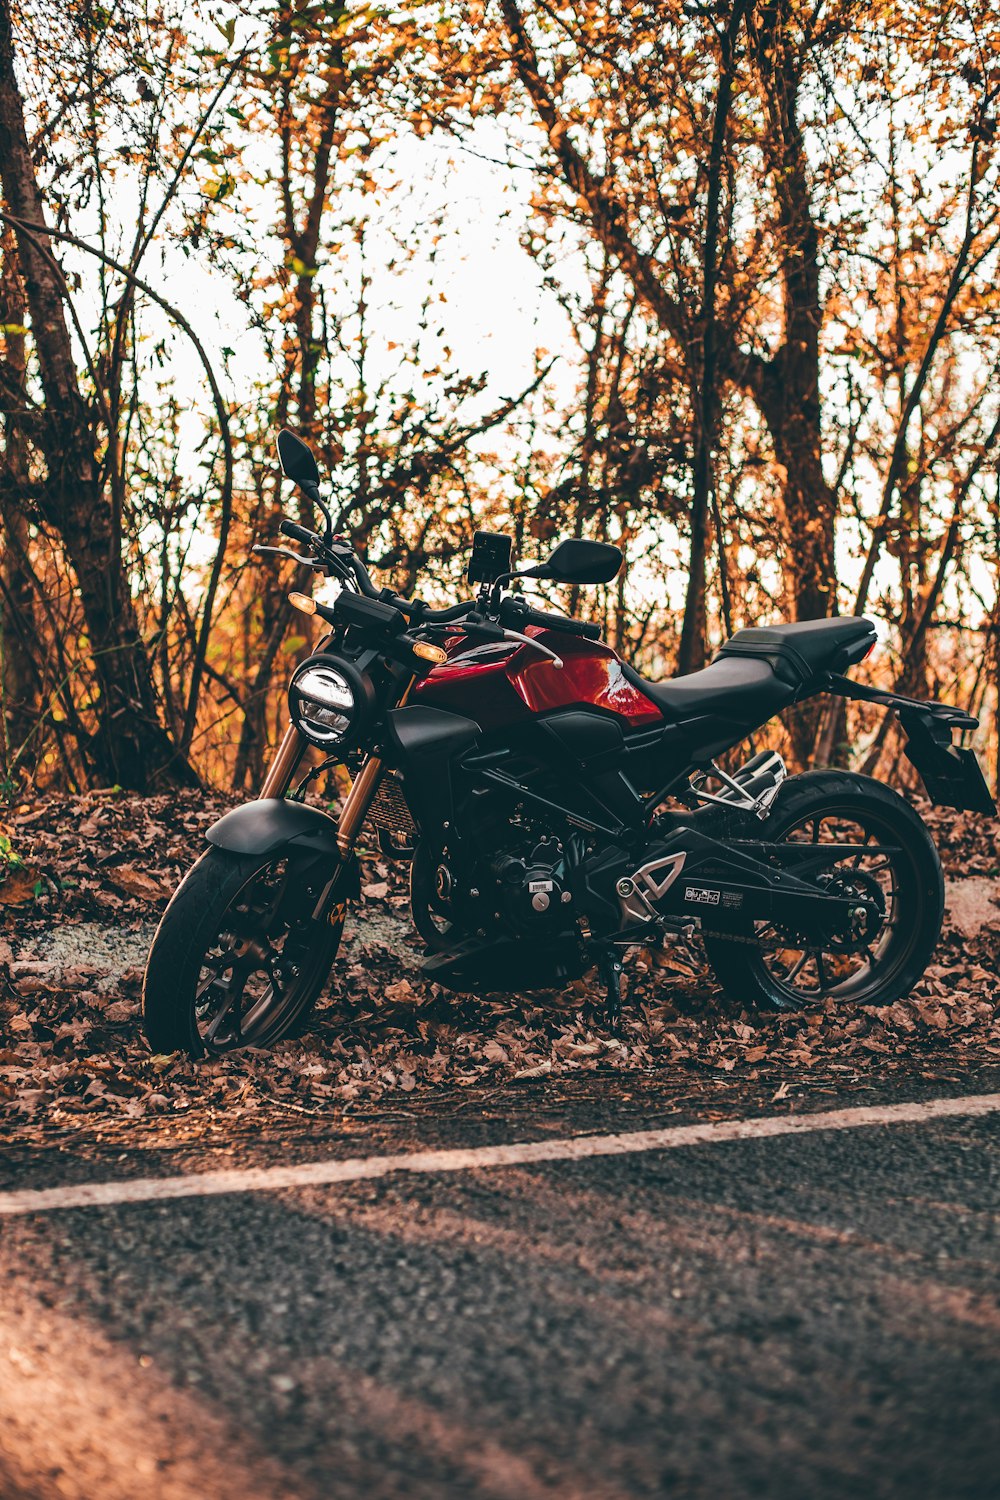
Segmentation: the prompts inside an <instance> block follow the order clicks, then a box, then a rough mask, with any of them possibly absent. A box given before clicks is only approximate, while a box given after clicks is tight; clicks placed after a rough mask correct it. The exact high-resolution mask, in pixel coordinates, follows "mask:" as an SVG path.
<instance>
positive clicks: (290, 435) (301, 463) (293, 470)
mask: <svg viewBox="0 0 1000 1500" xmlns="http://www.w3.org/2000/svg"><path fill="white" fill-rule="evenodd" d="M278 461H279V462H280V464H281V469H282V473H284V474H286V475H287V476H288V478H289V479H290V480H291V481H292V483H293V484H297V485H300V486H301V487H302V489H308V488H309V487H310V486H311V485H312V486H314V485H318V484H319V465H318V464H317V462H316V460H315V459H314V458H313V455H312V450H311V449H310V448H309V447H307V446H306V444H305V443H304V442H303V441H302V439H301V438H300V437H296V436H295V433H294V432H289V430H288V428H287V427H283V428H282V429H281V431H280V432H279V433H278Z"/></svg>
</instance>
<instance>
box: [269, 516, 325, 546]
mask: <svg viewBox="0 0 1000 1500" xmlns="http://www.w3.org/2000/svg"><path fill="white" fill-rule="evenodd" d="M278 530H279V531H280V532H281V535H282V536H290V537H292V538H293V539H294V540H295V541H297V542H304V543H305V544H306V546H307V547H311V546H312V545H313V544H314V543H315V541H316V534H315V532H312V531H309V530H307V529H306V527H305V526H297V525H296V524H295V522H294V521H282V522H281V524H280V525H279V527H278Z"/></svg>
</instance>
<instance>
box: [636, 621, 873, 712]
mask: <svg viewBox="0 0 1000 1500" xmlns="http://www.w3.org/2000/svg"><path fill="white" fill-rule="evenodd" d="M875 640H876V634H875V626H874V625H873V624H872V622H871V621H870V620H866V619H859V618H855V617H852V616H848V617H846V618H835V619H829V620H796V621H794V622H793V623H791V624H789V625H754V626H751V627H749V628H748V629H746V630H737V631H736V633H735V634H734V635H733V636H732V638H731V639H730V640H728V641H727V642H726V644H725V645H724V646H723V647H722V649H721V650H720V651H719V653H718V654H717V656H716V657H715V659H714V661H712V662H711V664H710V665H709V666H707V667H703V668H702V669H701V671H700V672H689V673H688V674H687V675H686V676H683V677H671V678H668V679H667V680H666V681H665V682H647V681H646V680H645V678H635V679H633V680H634V681H635V685H636V686H639V687H641V689H642V691H643V692H644V693H645V694H646V696H647V697H648V698H651V699H652V700H653V702H654V703H656V704H657V705H658V707H659V708H660V709H661V710H662V711H663V713H664V714H665V715H666V717H667V718H668V719H672V720H674V721H675V722H683V721H685V720H690V719H698V718H702V717H704V716H706V715H709V714H710V715H712V716H714V717H719V718H724V719H727V720H730V721H734V720H735V721H738V722H746V723H748V724H753V725H757V724H763V723H764V721H765V720H766V719H769V718H770V717H771V716H772V714H776V713H778V712H779V711H780V710H781V709H782V708H787V707H788V705H789V704H790V703H793V702H794V701H795V699H796V698H797V697H798V696H799V695H800V694H801V692H802V690H803V688H805V687H807V686H809V685H810V684H811V683H814V682H815V681H816V679H817V678H818V677H820V676H822V674H823V673H824V672H840V671H843V669H844V668H845V667H849V666H852V665H853V664H854V663H856V662H859V661H861V659H862V657H864V656H866V655H867V653H868V651H869V650H870V649H871V647H872V646H873V645H874V643H875ZM630 675H631V674H630Z"/></svg>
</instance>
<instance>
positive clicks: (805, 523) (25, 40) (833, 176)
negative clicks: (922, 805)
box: [0, 0, 1000, 797]
mask: <svg viewBox="0 0 1000 1500" xmlns="http://www.w3.org/2000/svg"><path fill="white" fill-rule="evenodd" d="M998 96H1000V13H998V12H997V10H996V7H995V5H994V4H993V3H992V0H966V3H960V4H952V3H949V0H946V3H939V0H864V3H857V0H811V3H800V0H723V3H719V4H710V5H709V4H701V3H690V0H683V3H681V0H665V3H663V0H660V3H650V4H645V3H641V0H601V3H599V4H592V3H590V0H578V3H574V4H572V5H562V4H558V3H544V0H488V3H486V4H480V3H467V4H464V5H457V4H456V5H453V4H451V3H448V0H443V3H438V4H434V5H428V4H402V5H398V6H389V7H378V6H367V7H366V6H361V5H352V6H347V7H341V6H339V5H337V4H333V3H330V4H316V3H305V0H292V3H285V4H279V5H277V6H276V5H274V4H260V5H256V4H253V3H251V4H249V5H247V4H243V5H240V6H236V5H232V4H229V3H223V0H216V3H207V0H206V3H201V0H197V3H193V4H192V3H185V4H181V3H179V0H166V3H164V4H151V3H146V4H144V3H136V0H120V3H118V4H116V5H115V6H114V7H113V8H105V7H104V6H101V5H99V4H96V3H92V0H73V3H65V0H0V214H2V220H0V411H2V444H3V456H2V462H0V524H2V535H0V693H2V709H3V712H2V717H0V723H2V730H0V792H2V794H3V795H6V796H8V797H12V796H15V795H17V796H23V794H24V793H25V791H26V790H29V789H31V788H33V787H39V788H46V787H62V788H65V789H68V790H80V789H83V788H85V787H107V786H112V785H119V786H122V787H127V788H130V789H134V790H138V791H146V790H153V789H163V788H167V787H169V786H171V785H194V784H197V783H198V782H202V783H204V784H211V785H215V786H218V787H220V788H225V789H235V790H237V791H252V790H253V789H254V787H255V786H256V785H257V784H258V783H259V780H260V777H261V769H262V766H263V764H264V763H265V761H266V757H267V750H268V746H269V745H270V744H273V743H274V742H275V740H276V738H277V736H278V734H279V733H280V727H281V720H282V716H283V709H284V684H285V682H286V680H287V676H288V672H289V669H290V668H291V666H292V665H293V664H294V662H295V661H297V660H298V659H300V658H301V656H302V655H303V654H305V653H306V652H307V651H308V650H309V647H310V637H309V636H308V635H307V634H306V627H305V626H304V625H303V621H302V617H301V616H299V615H295V614H294V613H293V611H292V610H291V608H290V606H289V605H288V603H287V598H286V595H287V593H288V591H289V590H290V589H292V588H299V589H302V588H303V587H308V586H309V580H308V578H307V577H303V576H300V575H297V574H296V573H295V570H294V568H293V567H291V566H290V565H289V564H287V563H276V562H274V561H273V560H268V561H265V560H261V559H257V558H254V557H252V555H251V547H252V545H253V543H254V542H255V541H267V540H271V539H273V537H274V535H275V533H276V532H277V523H278V520H279V518H280V515H281V514H282V512H283V511H285V512H290V513H291V514H293V515H294V516H295V517H296V518H297V519H300V520H303V521H308V520H309V519H310V517H309V516H308V514H306V513H301V512H299V510H298V505H299V501H298V500H297V499H296V498H295V496H294V495H293V494H292V493H291V492H290V491H289V489H288V487H287V485H286V486H284V487H283V486H282V481H281V477H280V474H279V472H278V470H277V465H276V462H275V458H274V441H273V440H274V436H275V434H276V432H277V430H278V428H279V427H280V426H282V425H285V424H287V425H289V426H291V427H293V428H294V429H295V430H297V431H298V432H300V433H301V434H302V435H303V436H304V437H305V438H306V439H307V440H308V441H309V442H310V443H311V445H312V446H313V447H314V449H315V451H316V453H317V456H318V457H319V460H320V463H321V466H322V467H323V469H324V471H325V472H328V473H329V474H330V477H331V493H332V495H333V499H334V511H335V518H336V521H337V526H338V529H339V530H342V531H344V532H346V533H348V534H349V536H350V537H351V540H352V541H353V542H354V544H355V545H356V546H358V547H359V548H360V549H362V550H363V551H364V552H365V553H366V554H367V557H368V560H369V564H370V565H371V566H373V567H375V568H376V569H377V570H379V571H378V573H377V575H376V576H378V577H380V578H381V579H382V581H385V582H391V583H392V584H393V585H394V586H395V587H397V588H399V589H400V590H401V591H403V592H406V593H409V592H411V591H413V590H414V589H415V588H419V590H420V591H421V592H422V593H424V594H426V595H427V596H429V597H432V598H434V599H442V598H445V597H448V596H453V595H454V594H455V592H456V591H457V590H458V589H460V587H461V577H462V573H463V570H464V564H465V559H466V555H467V551H468V547H469V545H470V542H471V537H472V532H473V530H475V529H476V528H477V527H487V528H491V529H499V530H506V531H509V532H511V533H512V534H513V536H514V538H515V547H516V551H517V554H518V555H519V556H520V557H521V558H523V559H525V560H527V559H534V558H537V557H538V556H540V555H543V554H544V552H545V551H546V550H547V549H548V547H549V546H550V544H551V543H552V541H553V540H554V539H556V538H558V537H560V536H564V535H573V534H576V535H586V536H594V537H599V538H601V539H609V540H612V541H614V542H616V543H617V544H618V545H619V546H620V547H622V549H623V550H624V552H625V554H626V566H625V568H624V569H623V570H622V573H621V575H620V577H619V579H618V580H617V581H616V583H615V584H613V585H610V586H609V587H608V588H607V589H601V590H597V589H594V590H583V591H580V592H579V593H578V594H576V595H573V594H572V593H570V592H566V593H564V594H562V595H560V594H559V593H558V592H552V593H551V594H550V602H551V603H552V604H559V605H561V606H563V607H565V608H568V609H569V610H570V611H571V612H572V613H574V614H581V615H585V616H588V617H590V618H593V619H596V620H599V621H600V622H601V624H602V625H603V626H604V627H605V629H606V631H607V634H608V638H609V639H610V640H611V642H612V643H613V644H614V645H615V646H616V647H617V649H618V650H620V651H621V652H622V653H623V654H625V655H627V656H628V657H629V658H630V659H631V660H633V661H635V663H636V664H637V665H638V666H640V667H641V668H642V669H643V670H645V671H647V672H649V673H650V674H652V675H665V674H667V673H670V672H677V671H690V670H693V669H696V668H697V667H698V666H699V665H701V664H702V663H703V662H704V661H705V660H706V659H708V657H710V655H711V653H712V651H713V649H714V648H715V647H716V646H717V645H718V644H719V643H720V642H721V640H722V639H723V638H724V637H725V636H726V635H727V634H728V633H729V632H730V631H731V630H732V629H734V628H738V627H739V626H741V625H745V624H752V623H756V622H760V621H766V620H773V619H777V618H811V617H814V616H819V615H824V614H829V613H832V612H841V613H844V612H848V613H863V612H866V611H867V612H868V613H870V614H873V615H874V616H875V617H876V618H878V619H879V620H881V621H882V622H883V625H884V629H883V632H882V633H883V637H884V640H883V646H882V649H881V651H880V652H879V654H878V655H877V656H875V657H873V658H872V659H871V661H870V662H869V664H868V666H867V668H866V669H865V670H867V671H868V672H869V673H870V674H871V679H872V680H875V681H878V682H880V683H885V684H890V683H892V684H897V685H899V686H900V687H901V688H902V689H903V690H904V691H909V692H913V693H916V694H918V695H924V694H940V695H941V696H943V697H946V698H947V699H948V700H949V701H952V702H957V703H960V704H961V705H962V706H963V707H969V708H971V709H972V710H973V712H976V713H978V714H980V715H981V716H982V718H983V729H982V731H981V737H980V740H979V743H980V745H981V746H982V747H983V748H985V749H986V750H987V759H988V760H989V763H990V770H991V775H992V777H993V778H994V780H995V779H996V774H997V762H998V757H1000V742H998V735H997V719H998V709H997V702H998V691H1000V470H998V451H1000V292H998V289H997V283H998V271H1000V266H998V255H1000V183H998V177H1000V157H998V151H997V109H998ZM854 712H855V710H853V709H852V715H853V714H854ZM880 717H881V716H879V718H878V719H871V718H869V717H868V716H867V711H866V710H864V709H861V708H859V709H857V717H856V718H855V717H851V718H846V717H845V716H844V711H843V709H842V708H841V709H840V710H839V711H837V710H834V709H826V710H819V711H817V712H814V713H810V714H805V715H801V716H800V717H799V718H798V719H797V720H796V721H795V723H794V724H793V726H792V731H791V736H790V740H789V742H788V743H786V744H785V745H784V748H785V749H786V751H787V752H788V754H789V755H790V756H791V757H792V758H793V759H794V760H795V762H796V763H797V764H808V763H812V764H827V763H831V762H834V761H846V762H849V763H851V764H854V765H855V766H857V767H858V768H863V769H865V770H868V771H878V769H879V767H880V766H881V767H882V768H883V770H885V769H886V768H887V766H888V764H889V762H890V761H891V760H892V759H893V757H894V756H895V753H896V744H895V740H894V731H893V730H892V727H891V723H889V722H888V721H887V722H886V723H884V724H882V725H881V727H880Z"/></svg>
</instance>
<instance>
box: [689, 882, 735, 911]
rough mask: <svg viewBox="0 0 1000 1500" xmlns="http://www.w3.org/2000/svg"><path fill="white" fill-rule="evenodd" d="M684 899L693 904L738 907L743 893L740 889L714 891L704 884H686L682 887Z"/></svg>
mask: <svg viewBox="0 0 1000 1500" xmlns="http://www.w3.org/2000/svg"><path fill="white" fill-rule="evenodd" d="M684 900H685V901H689V902H690V903H691V904H692V905H694V906H727V907H739V906H742V905H743V893H742V892H741V891H714V890H712V889H711V888H710V887H708V886H704V885H687V886H685V887H684Z"/></svg>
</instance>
